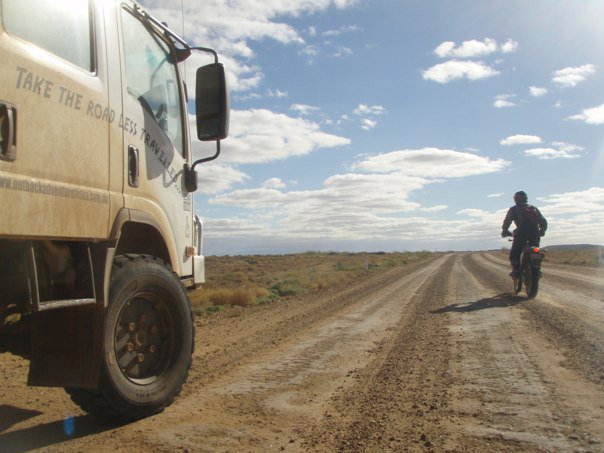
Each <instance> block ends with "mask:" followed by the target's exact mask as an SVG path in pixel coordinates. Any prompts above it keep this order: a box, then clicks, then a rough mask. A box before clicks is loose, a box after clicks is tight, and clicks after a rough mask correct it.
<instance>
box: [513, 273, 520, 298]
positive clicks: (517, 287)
mask: <svg viewBox="0 0 604 453" xmlns="http://www.w3.org/2000/svg"><path fill="white" fill-rule="evenodd" d="M520 291H522V274H520V275H518V276H517V277H514V294H518V293H519V292H520Z"/></svg>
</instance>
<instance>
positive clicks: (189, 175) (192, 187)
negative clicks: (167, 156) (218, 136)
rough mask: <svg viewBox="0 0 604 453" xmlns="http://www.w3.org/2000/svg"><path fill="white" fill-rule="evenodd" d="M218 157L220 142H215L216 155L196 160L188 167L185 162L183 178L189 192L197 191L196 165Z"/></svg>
mask: <svg viewBox="0 0 604 453" xmlns="http://www.w3.org/2000/svg"><path fill="white" fill-rule="evenodd" d="M219 155H220V140H217V141H216V153H215V154H214V155H213V156H210V157H204V158H203V159H197V160H196V161H195V162H193V165H191V166H189V164H188V163H186V162H185V165H184V169H183V171H184V177H185V187H186V188H187V190H188V191H189V192H195V191H196V190H197V172H196V171H195V167H196V166H197V165H198V164H201V163H203V162H209V161H211V160H214V159H217V158H218V156H219Z"/></svg>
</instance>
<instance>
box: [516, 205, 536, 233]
mask: <svg viewBox="0 0 604 453" xmlns="http://www.w3.org/2000/svg"><path fill="white" fill-rule="evenodd" d="M514 209H515V211H516V219H517V220H518V227H519V228H523V229H531V230H532V229H535V230H537V229H539V226H540V224H541V216H540V215H539V211H537V208H536V207H535V206H532V205H530V204H526V203H524V204H519V205H516V206H514Z"/></svg>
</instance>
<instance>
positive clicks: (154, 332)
mask: <svg viewBox="0 0 604 453" xmlns="http://www.w3.org/2000/svg"><path fill="white" fill-rule="evenodd" d="M155 334H157V326H156V325H155V324H153V325H152V326H151V335H155Z"/></svg>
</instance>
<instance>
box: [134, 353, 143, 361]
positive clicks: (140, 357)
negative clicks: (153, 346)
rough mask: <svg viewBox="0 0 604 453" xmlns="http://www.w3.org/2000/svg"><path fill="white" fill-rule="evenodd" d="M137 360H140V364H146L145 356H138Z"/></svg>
mask: <svg viewBox="0 0 604 453" xmlns="http://www.w3.org/2000/svg"><path fill="white" fill-rule="evenodd" d="M136 358H137V359H138V361H139V362H144V361H145V354H138V355H137V356H136Z"/></svg>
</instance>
